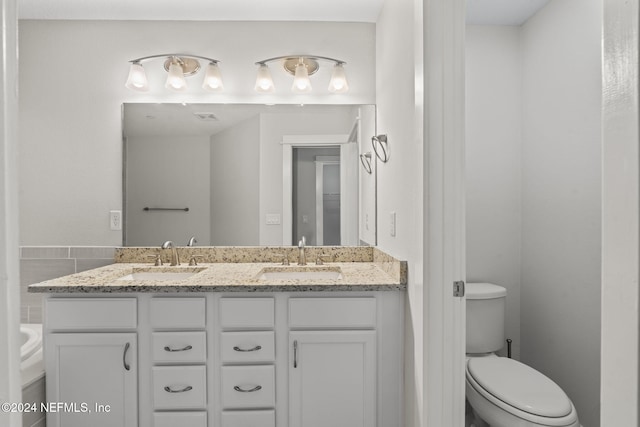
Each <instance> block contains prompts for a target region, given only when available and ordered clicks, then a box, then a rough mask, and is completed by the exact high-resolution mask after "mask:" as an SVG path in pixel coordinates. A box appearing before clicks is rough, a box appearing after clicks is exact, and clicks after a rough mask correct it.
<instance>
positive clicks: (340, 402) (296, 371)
mask: <svg viewBox="0 0 640 427" xmlns="http://www.w3.org/2000/svg"><path fill="white" fill-rule="evenodd" d="M327 313H331V315H327ZM376 318H377V316H376V299H375V298H373V297H367V298H292V299H290V300H289V323H290V328H292V329H294V328H303V329H305V330H300V331H298V330H292V331H291V332H289V349H290V351H289V360H290V362H289V425H291V426H296V427H321V426H332V427H368V426H375V425H376V396H377V394H376V383H377V381H376V378H377V375H376V368H377V363H376V351H377V347H376V342H377V340H376V335H377V332H376V330H375V329H374V328H375V327H376ZM318 329H319V330H318ZM327 408H331V410H327Z"/></svg>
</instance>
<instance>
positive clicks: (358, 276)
mask: <svg viewBox="0 0 640 427" xmlns="http://www.w3.org/2000/svg"><path fill="white" fill-rule="evenodd" d="M124 258H127V257H124ZM406 270H407V269H406V263H405V262H400V261H397V260H395V259H393V258H391V257H388V256H386V254H383V253H380V254H377V256H372V259H371V261H370V262H368V261H362V260H358V261H357V262H329V263H325V264H324V265H320V266H317V265H315V263H309V264H308V265H306V266H298V265H295V263H292V265H289V266H284V265H281V263H274V262H207V263H198V265H197V266H188V265H186V263H183V264H182V265H181V266H173V267H171V266H167V265H164V266H153V265H151V264H150V263H149V262H147V263H140V262H116V263H114V264H111V265H108V266H105V267H100V268H96V269H93V270H87V271H84V272H81V273H76V274H72V275H69V276H64V277H60V278H57V279H53V280H48V281H45V282H41V283H37V284H33V285H30V286H29V292H33V293H129V292H153V293H162V292H259V291H264V292H283V291H289V292H294V291H402V290H406V284H407V274H406ZM266 271H276V272H282V271H285V272H300V271H316V272H317V271H321V272H329V271H333V272H336V273H338V272H339V273H340V277H339V278H337V279H336V278H319V277H318V278H312V279H308V278H287V279H282V278H269V279H265V278H263V277H261V276H262V274H263V273H264V272H266ZM141 272H144V273H167V272H173V273H187V275H188V274H189V273H191V274H192V275H190V276H189V277H187V278H180V277H177V278H175V279H172V280H166V279H162V280H153V279H147V278H145V279H144V280H138V279H136V278H131V277H130V278H129V279H128V280H123V279H122V278H123V277H125V276H127V275H130V274H132V273H141ZM321 274H323V273H321Z"/></svg>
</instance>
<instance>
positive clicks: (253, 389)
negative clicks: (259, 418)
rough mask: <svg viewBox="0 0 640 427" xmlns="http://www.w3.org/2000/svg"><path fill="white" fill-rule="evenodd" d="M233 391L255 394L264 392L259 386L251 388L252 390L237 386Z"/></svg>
mask: <svg viewBox="0 0 640 427" xmlns="http://www.w3.org/2000/svg"><path fill="white" fill-rule="evenodd" d="M233 389H234V390H235V391H239V392H240V393H253V392H254V391H258V390H262V386H261V385H257V386H255V387H254V388H250V389H244V388H241V387H240V386H235V387H233Z"/></svg>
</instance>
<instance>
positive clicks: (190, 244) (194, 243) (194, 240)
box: [187, 236, 198, 246]
mask: <svg viewBox="0 0 640 427" xmlns="http://www.w3.org/2000/svg"><path fill="white" fill-rule="evenodd" d="M196 243H198V241H197V240H196V238H195V236H193V237H191V238H190V239H189V243H187V246H195V245H196Z"/></svg>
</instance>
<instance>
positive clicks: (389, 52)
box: [376, 0, 425, 426]
mask: <svg viewBox="0 0 640 427" xmlns="http://www.w3.org/2000/svg"><path fill="white" fill-rule="evenodd" d="M421 18H422V16H421V12H418V11H417V10H414V2H413V1H412V0H386V1H385V3H384V5H383V8H382V11H381V13H380V16H379V18H378V21H377V27H376V39H377V46H376V57H377V61H376V105H377V119H378V122H377V132H378V133H379V134H387V135H388V140H389V153H390V158H389V161H388V162H387V163H378V165H377V167H378V180H377V182H378V184H377V185H378V221H377V224H378V247H379V248H380V249H381V250H383V251H385V252H387V253H390V254H392V255H393V256H395V257H396V258H398V259H402V260H406V261H408V265H409V284H408V290H407V307H406V309H407V316H406V317H407V321H406V322H405V328H406V334H405V352H406V353H405V395H404V399H405V404H406V413H405V423H404V425H405V426H418V425H423V424H422V421H423V419H424V406H423V400H422V399H423V390H424V388H425V384H424V382H423V369H422V367H423V359H424V356H425V353H424V351H423V340H422V337H423V320H424V319H423V315H424V313H423V305H422V292H423V289H422V265H423V258H422V257H423V250H422V230H423V228H422V219H423V209H422V200H423V198H422V189H423V185H422V182H423V166H422V164H423V163H422V162H423V157H422V153H423V145H422V144H423V141H422V138H421V134H420V132H417V131H416V127H417V123H416V121H415V117H416V114H421V111H417V110H418V108H417V106H418V105H419V104H420V103H421V102H422V100H421V99H418V97H417V96H416V91H417V90H419V88H416V87H415V85H414V82H415V80H416V79H417V75H416V66H418V67H419V66H420V65H421V64H417V65H416V52H415V51H414V49H415V48H416V45H415V40H416V38H421V37H422V32H421V31H420V32H417V31H416V29H415V27H414V25H415V24H416V23H415V20H418V21H421ZM414 31H416V32H414ZM420 124H421V122H420ZM392 212H395V213H396V233H395V236H391V230H390V226H389V224H390V215H391V213H392ZM382 425H385V424H384V423H382Z"/></svg>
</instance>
